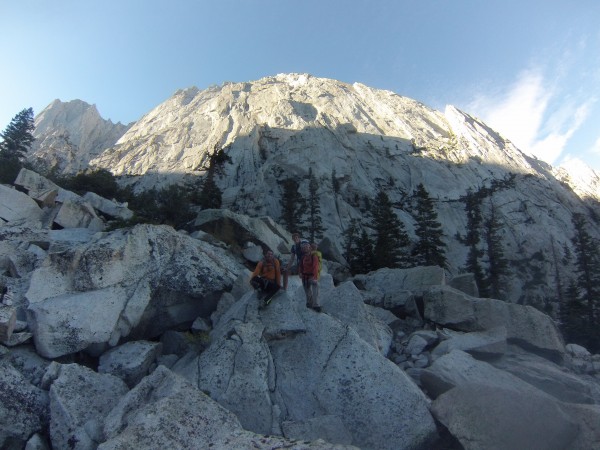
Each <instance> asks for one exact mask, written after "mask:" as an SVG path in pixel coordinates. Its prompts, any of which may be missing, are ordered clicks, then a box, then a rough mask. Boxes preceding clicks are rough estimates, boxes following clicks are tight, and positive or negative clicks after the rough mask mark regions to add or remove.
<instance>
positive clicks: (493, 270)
mask: <svg viewBox="0 0 600 450" xmlns="http://www.w3.org/2000/svg"><path fill="white" fill-rule="evenodd" d="M501 231H502V224H501V223H500V220H499V219H498V215H497V214H496V209H495V207H494V205H493V204H492V207H491V212H490V217H489V218H488V219H487V220H486V221H485V242H486V246H487V255H488V263H489V269H488V274H487V279H486V283H485V285H486V286H487V287H488V289H489V296H490V297H493V298H499V299H504V297H505V294H506V292H505V289H504V286H505V280H506V277H507V276H508V274H509V265H508V260H507V259H506V257H505V256H504V245H503V243H502V236H501Z"/></svg>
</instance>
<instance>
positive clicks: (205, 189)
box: [198, 169, 223, 209]
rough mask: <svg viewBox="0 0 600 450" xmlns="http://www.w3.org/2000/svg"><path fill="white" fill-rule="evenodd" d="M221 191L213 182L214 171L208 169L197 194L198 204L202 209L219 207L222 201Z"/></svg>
mask: <svg viewBox="0 0 600 450" xmlns="http://www.w3.org/2000/svg"><path fill="white" fill-rule="evenodd" d="M222 197H223V193H222V192H221V190H220V189H219V186H217V183H216V182H215V171H214V170H211V169H209V170H208V172H207V173H206V179H205V180H204V182H203V183H202V189H201V190H200V195H199V196H198V204H199V205H200V206H201V207H202V209H219V208H220V207H221V204H222V202H223V198H222Z"/></svg>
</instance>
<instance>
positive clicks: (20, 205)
mask: <svg viewBox="0 0 600 450" xmlns="http://www.w3.org/2000/svg"><path fill="white" fill-rule="evenodd" d="M42 214H43V213H42V210H41V209H40V207H39V206H38V205H37V203H36V202H35V200H33V199H32V198H31V197H29V196H28V195H26V194H23V193H22V192H19V191H17V190H16V189H12V188H9V187H8V186H5V185H3V184H0V218H1V219H3V220H5V221H6V222H16V221H21V220H26V221H28V222H36V221H39V220H41V218H42Z"/></svg>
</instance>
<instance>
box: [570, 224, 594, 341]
mask: <svg viewBox="0 0 600 450" xmlns="http://www.w3.org/2000/svg"><path fill="white" fill-rule="evenodd" d="M572 222H573V226H574V227H575V235H574V236H573V238H572V243H573V246H574V248H575V266H576V270H577V288H578V290H579V299H580V300H581V302H582V303H583V305H584V306H585V319H583V322H584V323H585V327H584V328H586V329H587V330H589V333H588V336H587V343H586V344H582V345H585V346H586V347H587V348H588V350H590V351H597V350H600V329H599V325H600V245H599V243H598V241H597V240H596V239H594V238H593V237H592V236H590V234H589V233H588V231H587V229H586V228H587V222H586V220H585V217H584V216H583V215H582V214H574V215H573V218H572Z"/></svg>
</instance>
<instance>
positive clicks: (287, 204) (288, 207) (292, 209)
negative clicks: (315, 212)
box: [281, 178, 306, 231]
mask: <svg viewBox="0 0 600 450" xmlns="http://www.w3.org/2000/svg"><path fill="white" fill-rule="evenodd" d="M282 184H283V194H282V196H281V220H282V222H283V224H284V225H285V226H286V228H287V229H288V230H289V231H304V223H303V217H304V213H305V208H306V200H305V199H304V197H302V194H301V193H300V191H299V185H298V182H297V181H296V180H295V179H293V178H287V179H285V180H283V183H282Z"/></svg>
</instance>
